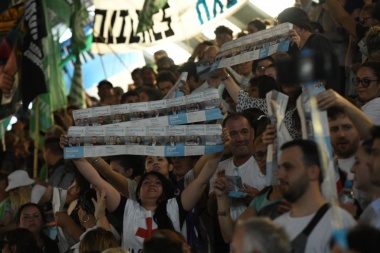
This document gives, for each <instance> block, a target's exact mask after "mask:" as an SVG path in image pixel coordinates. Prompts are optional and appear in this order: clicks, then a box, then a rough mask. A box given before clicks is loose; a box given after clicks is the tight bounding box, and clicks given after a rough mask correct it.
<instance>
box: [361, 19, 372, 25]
mask: <svg viewBox="0 0 380 253" xmlns="http://www.w3.org/2000/svg"><path fill="white" fill-rule="evenodd" d="M371 18H373V17H366V18H359V24H361V25H362V24H364V23H365V22H366V21H367V20H368V19H371Z"/></svg>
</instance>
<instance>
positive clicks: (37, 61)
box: [24, 48, 45, 72]
mask: <svg viewBox="0 0 380 253" xmlns="http://www.w3.org/2000/svg"><path fill="white" fill-rule="evenodd" d="M24 56H25V57H27V58H28V59H29V60H31V61H32V62H33V63H34V64H36V65H37V66H38V67H39V68H40V69H41V71H43V72H44V71H45V70H44V66H43V64H42V59H41V58H39V57H38V56H37V55H35V54H34V53H33V52H32V50H31V49H30V48H28V50H26V51H25V53H24Z"/></svg>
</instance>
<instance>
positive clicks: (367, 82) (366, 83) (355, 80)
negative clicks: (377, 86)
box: [352, 77, 379, 88]
mask: <svg viewBox="0 0 380 253" xmlns="http://www.w3.org/2000/svg"><path fill="white" fill-rule="evenodd" d="M378 81H379V80H371V79H368V78H363V79H360V78H357V77H354V78H352V83H353V84H354V85H355V86H359V84H362V86H363V87H364V88H367V87H368V86H370V85H371V83H372V82H378Z"/></svg>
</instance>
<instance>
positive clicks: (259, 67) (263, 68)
mask: <svg viewBox="0 0 380 253" xmlns="http://www.w3.org/2000/svg"><path fill="white" fill-rule="evenodd" d="M266 69H267V67H266V66H257V68H256V70H257V71H260V72H264V71H265V70H266Z"/></svg>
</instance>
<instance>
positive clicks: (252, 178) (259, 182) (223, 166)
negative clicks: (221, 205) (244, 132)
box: [210, 156, 265, 220]
mask: <svg viewBox="0 0 380 253" xmlns="http://www.w3.org/2000/svg"><path fill="white" fill-rule="evenodd" d="M236 168H237V169H236ZM221 170H225V174H226V176H240V177H241V179H242V182H243V184H247V185H250V186H252V187H254V188H256V189H257V190H259V191H261V190H262V189H263V188H264V187H265V175H264V174H262V173H261V171H260V168H259V166H258V165H257V163H256V160H255V159H254V158H253V156H252V157H251V158H250V159H249V160H248V161H246V162H245V163H244V164H243V165H241V166H239V167H237V166H235V164H234V162H233V158H232V157H231V158H229V159H227V160H224V161H222V162H220V163H219V164H218V169H217V170H216V172H215V174H214V175H213V176H212V178H211V179H210V193H212V192H214V182H215V180H216V177H217V175H218V172H219V171H221ZM246 208H247V206H246V203H245V201H244V199H236V198H230V213H231V218H232V220H235V219H236V218H237V217H239V215H240V214H241V213H242V212H244V210H245V209H246Z"/></svg>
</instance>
